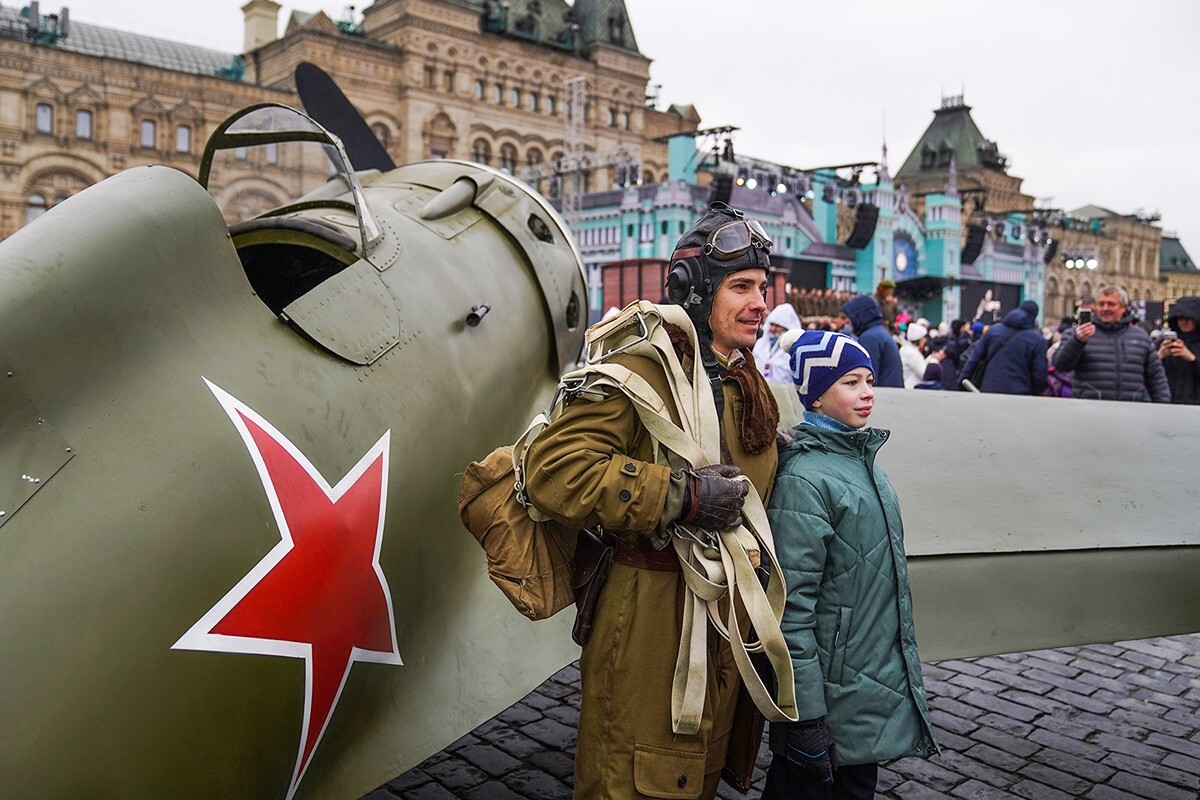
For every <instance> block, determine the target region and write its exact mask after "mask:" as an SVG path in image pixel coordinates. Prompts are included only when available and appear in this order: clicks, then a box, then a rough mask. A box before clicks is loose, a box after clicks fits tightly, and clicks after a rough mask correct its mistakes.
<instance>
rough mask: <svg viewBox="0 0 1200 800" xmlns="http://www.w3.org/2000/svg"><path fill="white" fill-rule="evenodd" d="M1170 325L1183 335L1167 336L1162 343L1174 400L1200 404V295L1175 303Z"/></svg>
mask: <svg viewBox="0 0 1200 800" xmlns="http://www.w3.org/2000/svg"><path fill="white" fill-rule="evenodd" d="M1167 324H1168V325H1170V326H1171V330H1173V331H1175V332H1176V333H1177V334H1178V336H1179V338H1177V339H1173V340H1171V339H1166V340H1164V341H1163V342H1162V344H1161V345H1159V348H1158V357H1159V358H1161V359H1162V365H1163V370H1164V371H1165V372H1166V373H1167V383H1168V384H1170V386H1171V402H1172V403H1183V404H1186V405H1193V406H1195V405H1200V359H1197V358H1196V356H1197V354H1200V297H1181V298H1179V299H1178V300H1176V301H1175V304H1174V305H1173V306H1171V313H1170V314H1169V315H1168V316H1167Z"/></svg>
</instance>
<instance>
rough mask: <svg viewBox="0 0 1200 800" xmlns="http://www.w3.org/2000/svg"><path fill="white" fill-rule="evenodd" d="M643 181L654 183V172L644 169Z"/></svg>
mask: <svg viewBox="0 0 1200 800" xmlns="http://www.w3.org/2000/svg"><path fill="white" fill-rule="evenodd" d="M642 183H654V173H653V172H651V171H650V170H642Z"/></svg>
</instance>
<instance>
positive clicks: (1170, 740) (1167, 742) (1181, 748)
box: [1146, 726, 1200, 774]
mask: <svg viewBox="0 0 1200 800" xmlns="http://www.w3.org/2000/svg"><path fill="white" fill-rule="evenodd" d="M1198 727H1200V726H1198ZM1146 744H1149V745H1154V746H1155V747H1161V748H1162V749H1164V750H1174V751H1175V752H1176V753H1182V754H1183V755H1185V756H1189V757H1191V758H1195V759H1200V744H1198V743H1196V742H1193V741H1189V740H1187V739H1181V738H1177V737H1173V736H1164V735H1163V734H1161V733H1152V734H1150V735H1149V736H1147V737H1146ZM1197 774H1200V770H1197Z"/></svg>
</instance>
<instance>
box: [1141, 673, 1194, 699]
mask: <svg viewBox="0 0 1200 800" xmlns="http://www.w3.org/2000/svg"><path fill="white" fill-rule="evenodd" d="M1128 681H1129V682H1130V683H1135V684H1137V685H1138V686H1144V687H1146V688H1147V689H1153V690H1154V691H1156V692H1162V693H1163V694H1167V695H1171V696H1173V697H1174V696H1178V695H1181V694H1183V693H1184V691H1186V690H1187V689H1188V688H1189V687H1188V686H1181V685H1180V684H1179V683H1177V682H1175V681H1172V680H1163V679H1162V678H1160V677H1153V676H1150V675H1146V674H1141V675H1137V674H1134V675H1129V676H1128Z"/></svg>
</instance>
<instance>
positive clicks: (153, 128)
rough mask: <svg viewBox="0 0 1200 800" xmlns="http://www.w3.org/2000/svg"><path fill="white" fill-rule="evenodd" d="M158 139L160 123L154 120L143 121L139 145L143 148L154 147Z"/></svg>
mask: <svg viewBox="0 0 1200 800" xmlns="http://www.w3.org/2000/svg"><path fill="white" fill-rule="evenodd" d="M157 139H158V123H156V122H155V121H154V120H152V119H144V120H142V133H141V138H140V139H139V140H138V143H139V144H140V145H141V146H142V147H150V148H152V147H154V145H155V142H156V141H157Z"/></svg>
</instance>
